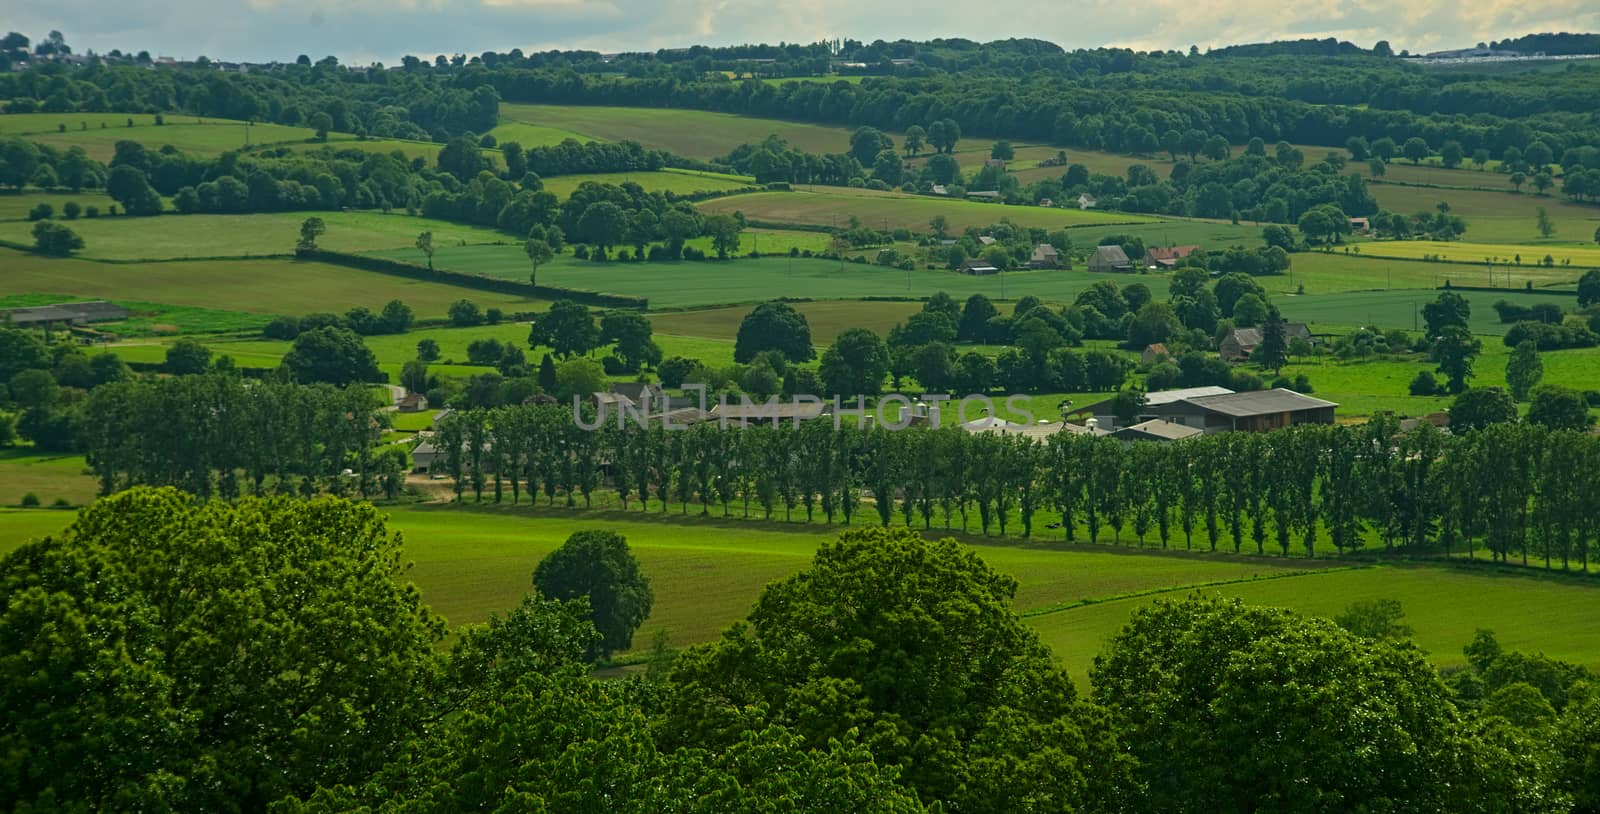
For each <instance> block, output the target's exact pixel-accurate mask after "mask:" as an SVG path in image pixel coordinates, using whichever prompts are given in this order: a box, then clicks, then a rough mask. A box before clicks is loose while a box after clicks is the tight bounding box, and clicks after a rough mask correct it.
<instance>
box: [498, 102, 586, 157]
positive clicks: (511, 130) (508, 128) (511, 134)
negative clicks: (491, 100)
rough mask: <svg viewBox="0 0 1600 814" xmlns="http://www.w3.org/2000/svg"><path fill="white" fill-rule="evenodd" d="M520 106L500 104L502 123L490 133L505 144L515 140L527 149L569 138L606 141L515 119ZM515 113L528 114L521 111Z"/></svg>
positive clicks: (548, 145)
mask: <svg viewBox="0 0 1600 814" xmlns="http://www.w3.org/2000/svg"><path fill="white" fill-rule="evenodd" d="M520 107H522V106H521V105H515V106H514V105H501V106H500V124H499V125H498V126H497V127H495V128H494V129H493V130H490V131H489V135H491V136H494V137H495V140H496V141H497V142H499V143H500V144H505V143H506V142H508V141H514V142H516V143H518V144H520V145H522V149H524V150H526V149H529V148H531V147H553V146H555V145H557V144H560V143H561V142H563V141H566V140H567V139H569V138H570V139H576V140H578V141H585V142H587V141H605V139H602V138H597V137H595V136H589V135H585V134H583V133H574V132H573V131H571V130H563V129H562V128H560V127H547V126H545V125H542V124H538V123H537V122H531V121H523V120H517V119H513V118H512V116H513V115H514V114H513V113H512V109H513V108H520ZM515 115H526V114H520V113H519V114H515Z"/></svg>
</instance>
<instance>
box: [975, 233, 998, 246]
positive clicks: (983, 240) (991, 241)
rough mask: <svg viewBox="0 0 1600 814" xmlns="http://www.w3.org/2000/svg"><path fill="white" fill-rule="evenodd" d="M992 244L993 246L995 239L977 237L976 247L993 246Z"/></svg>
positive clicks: (983, 236) (986, 236)
mask: <svg viewBox="0 0 1600 814" xmlns="http://www.w3.org/2000/svg"><path fill="white" fill-rule="evenodd" d="M994 244H995V239H994V238H992V237H990V236H989V235H979V236H978V245H979V246H993V245H994Z"/></svg>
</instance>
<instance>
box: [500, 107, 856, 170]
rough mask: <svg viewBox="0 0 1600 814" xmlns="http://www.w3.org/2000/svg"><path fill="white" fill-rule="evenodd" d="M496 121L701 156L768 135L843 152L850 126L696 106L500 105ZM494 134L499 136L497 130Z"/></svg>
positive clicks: (814, 148)
mask: <svg viewBox="0 0 1600 814" xmlns="http://www.w3.org/2000/svg"><path fill="white" fill-rule="evenodd" d="M500 120H501V121H502V122H508V121H509V122H520V123H523V124H531V125H536V126H538V127H540V128H547V129H553V130H556V131H565V132H566V133H570V134H573V135H574V137H576V138H578V139H579V140H585V139H596V140H600V141H627V140H631V141H637V142H639V143H640V144H643V145H644V146H646V147H654V148H657V149H662V150H669V151H671V152H674V153H677V154H679V155H683V156H689V157H691V158H701V159H709V158H714V157H716V156H719V155H723V154H725V153H727V152H728V151H730V150H732V149H733V148H735V147H737V146H739V145H740V144H744V143H747V142H757V141H760V140H762V139H764V138H766V137H767V136H769V135H772V134H777V135H779V136H782V137H783V138H785V139H787V140H788V141H789V143H790V144H792V145H794V146H795V147H798V148H800V149H801V150H805V151H806V152H812V153H838V152H844V151H845V150H846V149H847V148H848V147H849V146H850V130H849V129H847V128H843V127H825V126H822V125H815V124H801V123H799V122H786V121H781V120H778V119H758V118H754V117H750V116H735V115H732V114H729V113H705V112H700V111H695V110H668V109H665V108H648V107H589V106H580V105H521V104H502V105H500ZM501 127H505V124H502V125H501ZM512 132H516V131H512ZM495 138H501V136H500V135H499V133H498V132H496V134H495ZM501 140H506V139H503V138H501ZM511 140H513V141H516V140H518V139H516V138H512V139H511ZM556 140H557V141H560V139H556ZM523 146H524V147H527V146H531V145H529V144H526V143H524V144H523Z"/></svg>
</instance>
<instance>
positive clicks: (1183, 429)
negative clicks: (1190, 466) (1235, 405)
mask: <svg viewBox="0 0 1600 814" xmlns="http://www.w3.org/2000/svg"><path fill="white" fill-rule="evenodd" d="M1204 434H1205V430H1201V429H1197V428H1195V427H1188V426H1184V425H1183V424H1174V423H1173V422H1171V421H1165V420H1162V419H1159V418H1152V419H1150V420H1149V421H1141V422H1139V423H1138V424H1134V425H1133V426H1131V427H1123V428H1122V429H1120V430H1117V431H1116V432H1114V433H1111V435H1112V436H1113V437H1115V438H1116V439H1117V440H1119V441H1158V442H1161V443H1169V442H1172V441H1182V440H1183V439H1185V438H1193V437H1195V436H1196V435H1204Z"/></svg>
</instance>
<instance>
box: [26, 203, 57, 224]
mask: <svg viewBox="0 0 1600 814" xmlns="http://www.w3.org/2000/svg"><path fill="white" fill-rule="evenodd" d="M55 214H56V208H55V207H53V206H51V205H50V204H47V203H41V204H39V205H38V206H35V207H34V208H32V209H29V210H28V220H46V219H49V218H51V217H54V216H55Z"/></svg>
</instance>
